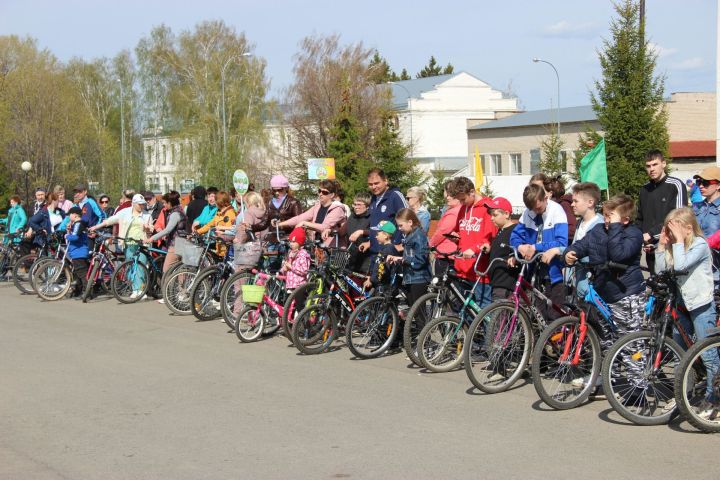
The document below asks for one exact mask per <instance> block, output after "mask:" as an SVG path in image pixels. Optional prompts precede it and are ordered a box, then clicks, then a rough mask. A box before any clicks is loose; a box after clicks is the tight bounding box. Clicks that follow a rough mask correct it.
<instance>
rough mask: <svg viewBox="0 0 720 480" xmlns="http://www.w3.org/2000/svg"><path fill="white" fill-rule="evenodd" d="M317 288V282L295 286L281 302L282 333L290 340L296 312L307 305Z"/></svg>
mask: <svg viewBox="0 0 720 480" xmlns="http://www.w3.org/2000/svg"><path fill="white" fill-rule="evenodd" d="M317 288H318V282H310V283H305V284H303V285H300V286H299V287H297V288H296V289H295V290H293V292H292V293H291V294H290V295H288V297H287V298H286V299H285V303H284V304H283V314H282V319H281V321H280V323H281V324H282V329H283V335H285V337H286V338H287V339H288V340H290V341H292V329H293V325H294V324H295V319H296V318H297V316H298V314H299V313H300V312H301V311H302V310H303V309H304V308H305V307H307V306H308V300H309V298H310V297H311V296H312V295H314V294H315V293H316V292H315V290H317Z"/></svg>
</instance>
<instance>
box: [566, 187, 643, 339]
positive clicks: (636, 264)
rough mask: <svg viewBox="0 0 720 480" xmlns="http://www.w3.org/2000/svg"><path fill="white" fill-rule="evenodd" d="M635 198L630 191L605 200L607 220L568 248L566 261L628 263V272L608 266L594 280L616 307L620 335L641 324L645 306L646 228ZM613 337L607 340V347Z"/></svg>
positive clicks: (615, 313)
mask: <svg viewBox="0 0 720 480" xmlns="http://www.w3.org/2000/svg"><path fill="white" fill-rule="evenodd" d="M635 213H636V209H635V202H634V201H633V199H632V198H631V197H629V196H627V195H616V196H614V197H612V198H610V200H608V201H607V202H605V203H604V204H603V217H604V220H605V222H604V223H601V224H598V225H595V227H593V228H592V230H590V231H589V232H587V233H586V234H585V236H584V237H583V238H582V239H580V240H577V241H575V242H574V243H573V244H572V245H571V246H570V247H568V249H567V250H566V251H565V262H566V263H567V264H568V265H572V264H574V263H575V262H577V260H578V258H584V257H589V263H592V264H600V263H603V262H607V261H613V262H616V263H621V264H623V265H627V266H628V268H627V270H625V271H624V272H622V273H620V272H617V271H609V270H604V271H602V272H598V275H597V276H596V277H595V278H594V280H593V285H594V287H595V290H597V292H598V294H599V295H600V297H601V298H602V299H603V300H605V302H607V303H608V304H609V306H610V308H611V309H612V319H613V321H614V322H615V325H616V326H617V335H618V336H622V335H625V334H628V333H631V332H635V331H637V330H638V329H639V328H640V319H642V317H643V308H644V306H645V285H644V279H643V275H642V272H641V271H640V256H641V255H642V246H643V236H642V231H641V230H640V229H639V228H638V227H637V226H636V225H635V224H634V223H633V222H634V221H635ZM610 345H612V340H611V339H608V340H606V341H604V342H603V345H602V347H603V349H606V348H608V347H609V346H610Z"/></svg>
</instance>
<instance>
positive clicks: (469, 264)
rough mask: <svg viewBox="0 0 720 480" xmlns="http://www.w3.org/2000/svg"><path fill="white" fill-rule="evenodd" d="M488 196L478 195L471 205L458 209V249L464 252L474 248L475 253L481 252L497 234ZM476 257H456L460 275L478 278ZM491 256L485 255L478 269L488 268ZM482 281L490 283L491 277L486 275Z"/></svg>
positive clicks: (473, 278)
mask: <svg viewBox="0 0 720 480" xmlns="http://www.w3.org/2000/svg"><path fill="white" fill-rule="evenodd" d="M487 202H488V198H486V197H476V199H475V203H474V204H472V205H471V206H469V207H468V206H466V205H462V206H461V207H460V210H459V211H458V216H457V226H456V231H457V232H458V234H459V235H460V239H459V241H458V250H460V251H461V252H464V251H466V250H472V251H473V252H475V254H476V255H477V254H479V253H480V249H481V248H482V246H483V245H485V244H487V245H490V243H492V240H493V238H495V235H497V227H496V226H495V224H494V223H493V222H492V217H491V216H490V211H489V210H488V208H487ZM476 260H477V259H475V258H457V259H455V270H456V271H457V274H458V276H459V277H462V278H466V279H468V280H473V281H474V280H475V279H477V274H476V273H475V270H474V266H475V261H476ZM488 262H489V256H487V255H485V256H484V258H482V259H481V260H480V263H479V264H478V270H480V271H481V272H484V271H485V270H487V266H488ZM481 282H482V283H489V282H490V278H489V277H488V276H485V277H484V278H483V279H482V280H481Z"/></svg>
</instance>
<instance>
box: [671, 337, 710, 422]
mask: <svg viewBox="0 0 720 480" xmlns="http://www.w3.org/2000/svg"><path fill="white" fill-rule="evenodd" d="M712 349H715V351H716V352H720V336H712V337H707V338H703V339H702V340H700V341H698V342H697V343H695V345H693V346H692V347H690V348H689V349H688V350H687V351H686V352H685V354H684V355H683V357H682V360H681V361H680V365H679V366H678V370H677V372H678V373H677V375H676V376H675V402H676V403H677V406H678V410H679V411H680V414H681V415H682V416H683V418H685V419H686V420H687V421H688V422H689V423H690V425H692V426H693V427H695V428H697V429H698V430H700V431H703V432H707V433H718V432H720V405H718V407H717V408H715V410H716V412H715V413H712V414H711V416H709V417H708V418H704V417H702V416H700V412H699V411H698V410H699V408H701V407H700V405H701V403H702V402H703V401H704V400H705V398H706V395H707V369H706V368H705V364H704V363H703V360H702V355H703V353H705V352H706V351H708V350H712ZM715 375H716V378H715V379H714V380H713V384H712V388H713V393H714V394H715V395H716V396H717V395H719V394H720V372H718V373H716V374H715Z"/></svg>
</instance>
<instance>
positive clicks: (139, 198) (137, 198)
mask: <svg viewBox="0 0 720 480" xmlns="http://www.w3.org/2000/svg"><path fill="white" fill-rule="evenodd" d="M132 203H142V204H143V205H144V204H146V203H147V202H146V201H145V197H143V196H142V194H140V193H136V194H135V195H133V198H132Z"/></svg>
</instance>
